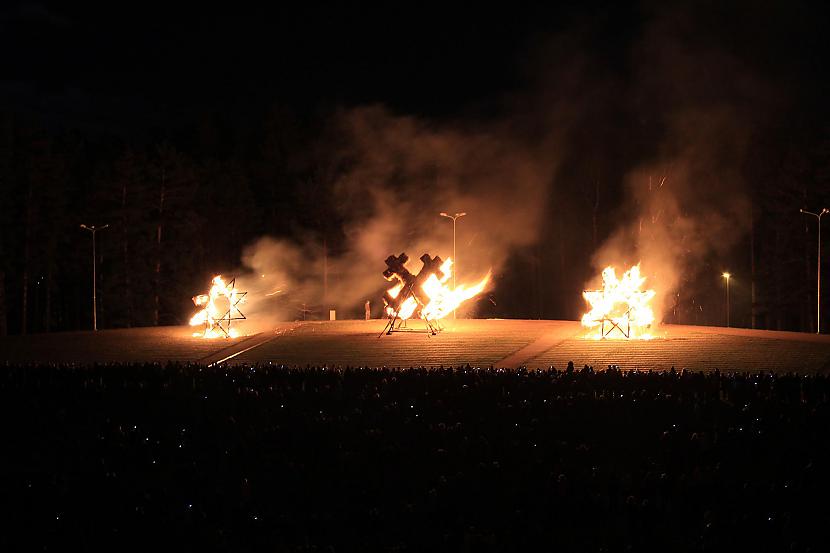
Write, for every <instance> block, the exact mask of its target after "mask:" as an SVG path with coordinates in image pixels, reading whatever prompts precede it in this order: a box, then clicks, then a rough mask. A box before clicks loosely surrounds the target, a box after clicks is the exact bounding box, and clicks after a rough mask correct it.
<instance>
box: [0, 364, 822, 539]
mask: <svg viewBox="0 0 830 553" xmlns="http://www.w3.org/2000/svg"><path fill="white" fill-rule="evenodd" d="M829 398H830V380H828V379H827V378H826V377H824V376H821V375H819V376H786V375H771V374H764V375H735V376H727V375H723V374H720V373H717V372H714V373H708V374H702V373H683V374H678V373H674V372H669V373H659V374H658V373H642V372H640V373H636V372H630V373H621V372H619V371H615V370H611V371H603V372H599V373H593V372H589V371H576V372H573V371H565V372H562V371H560V372H550V371H537V372H526V371H518V372H517V371H505V370H477V369H469V368H466V369H465V368H461V369H456V370H433V371H427V370H418V369H415V370H402V371H398V370H396V371H391V370H361V369H345V370H332V369H325V368H306V369H300V370H288V369H285V368H281V367H276V366H273V367H272V366H258V367H250V366H236V367H226V368H214V369H205V368H203V367H200V366H178V365H176V366H174V365H171V366H167V367H161V366H158V365H129V366H127V365H120V366H98V367H59V368H55V367H46V366H28V367H21V366H6V367H3V368H2V369H0V401H1V403H0V404H2V409H3V413H2V436H3V454H2V455H3V464H4V467H3V471H2V483H3V493H2V500H0V501H2V502H3V504H4V510H5V513H4V515H3V521H4V524H3V527H4V530H3V532H2V534H0V549H2V550H5V551H12V550H18V549H21V548H22V549H25V550H30V551H41V550H47V551H69V550H78V551H82V550H98V551H124V550H145V551H146V550H165V551H213V550H228V551H249V550H268V551H320V552H324V551H325V552H341V551H356V552H357V551H360V552H365V551H543V550H547V551H643V550H660V551H672V552H680V551H776V552H779V551H823V550H825V547H826V544H827V536H826V530H827V528H828V523H830V509H828V508H827V507H826V505H827V501H828V497H830V494H828V491H830V487H829V486H828V480H829V479H830V472H828V447H829V444H830V440H828V437H830V432H828V430H830V427H829V425H828V423H830V404H829V403H828V399H829Z"/></svg>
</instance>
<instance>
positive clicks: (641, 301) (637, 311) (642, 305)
mask: <svg viewBox="0 0 830 553" xmlns="http://www.w3.org/2000/svg"><path fill="white" fill-rule="evenodd" d="M645 281H646V279H645V277H643V276H640V265H639V264H637V265H634V266H633V267H631V268H630V269H629V270H627V271H626V272H625V273H623V275H622V277H621V278H619V279H618V278H617V275H616V272H615V270H614V267H606V268H605V269H603V271H602V290H585V291H584V292H582V296H583V297H584V298H585V299H586V300H587V301H588V303H590V304H591V310H590V311H588V312H587V313H585V314H584V315H583V316H582V326H584V327H587V328H590V329H594V330H596V331H597V332H596V334H594V335H592V336H591V337H593V338H596V339H601V338H639V339H644V340H647V339H649V338H651V335H650V334H648V333H647V332H646V330H648V328H649V327H650V326H651V324H652V323H653V322H654V312H653V311H652V309H651V306H650V305H649V304H650V302H651V300H652V298H654V294H655V292H654V290H641V289H640V288H641V287H642V285H643V284H644V283H645Z"/></svg>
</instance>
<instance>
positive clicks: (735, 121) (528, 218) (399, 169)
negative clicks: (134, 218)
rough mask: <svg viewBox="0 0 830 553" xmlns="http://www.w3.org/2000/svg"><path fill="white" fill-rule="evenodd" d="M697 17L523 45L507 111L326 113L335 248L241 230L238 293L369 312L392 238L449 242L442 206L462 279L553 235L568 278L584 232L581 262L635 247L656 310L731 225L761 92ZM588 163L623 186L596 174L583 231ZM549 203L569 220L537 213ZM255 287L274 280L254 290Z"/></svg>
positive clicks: (665, 307)
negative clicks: (431, 115) (521, 79)
mask: <svg viewBox="0 0 830 553" xmlns="http://www.w3.org/2000/svg"><path fill="white" fill-rule="evenodd" d="M712 17H714V16H712V15H708V12H707V11H706V10H700V13H697V14H696V13H688V14H683V13H681V12H676V11H672V10H671V9H670V8H666V9H663V8H655V9H654V10H653V11H652V12H651V13H649V14H648V17H647V22H646V23H644V24H643V25H642V26H641V27H638V28H637V32H638V35H637V37H635V38H631V39H626V42H625V45H624V47H622V48H621V51H620V52H615V53H614V55H609V54H608V53H596V54H592V52H593V51H594V50H596V48H595V47H596V44H592V43H591V41H593V40H597V41H602V40H605V35H604V30H603V28H602V27H601V25H598V26H597V28H595V27H594V25H595V24H594V23H593V22H589V23H584V22H583V23H582V24H580V25H576V26H574V28H575V29H576V30H574V31H571V32H563V33H561V34H559V35H557V36H555V37H553V38H552V39H551V40H548V41H543V42H544V44H543V46H541V47H537V48H536V49H535V54H534V55H529V56H528V57H527V59H528V60H530V61H528V62H526V63H527V65H526V67H525V69H526V71H527V74H528V77H529V78H528V81H529V82H530V83H532V84H530V85H528V87H527V89H526V90H525V91H523V92H522V93H517V94H514V95H512V96H511V98H510V99H509V100H508V101H505V102H504V103H503V104H502V105H501V106H500V109H501V113H505V114H507V115H503V116H501V117H491V118H490V119H489V120H487V121H486V122H478V123H470V122H467V121H463V120H459V121H455V122H443V123H440V124H439V123H436V122H434V121H430V120H425V119H419V118H416V117H412V116H405V115H399V114H395V113H392V112H390V111H389V110H388V109H386V108H384V107H382V106H368V107H361V108H357V109H352V110H346V111H343V112H342V113H340V114H339V116H338V117H337V118H336V120H335V121H333V122H332V127H333V129H334V131H335V134H336V135H337V137H338V139H337V140H336V141H335V143H336V144H338V146H337V147H336V148H335V149H334V150H333V151H332V152H331V154H332V155H333V156H334V157H335V158H336V159H337V164H338V170H337V171H336V172H334V173H332V174H333V177H332V178H331V179H330V183H329V185H328V187H327V190H329V191H330V193H331V194H333V195H334V197H335V198H336V199H337V201H338V202H339V205H340V212H341V215H342V221H344V223H343V231H344V233H345V244H346V247H345V249H340V250H339V251H338V252H337V253H336V254H335V255H332V254H330V255H327V256H326V255H324V252H323V245H322V241H321V237H320V236H319V235H309V236H308V237H307V238H306V239H304V240H303V239H300V240H296V239H295V240H293V241H287V240H277V239H274V238H262V239H261V240H259V241H258V242H256V243H255V244H253V245H251V246H249V247H248V248H247V249H246V250H245V252H244V255H243V264H244V267H245V270H246V271H249V272H250V275H251V276H250V277H247V278H246V279H244V280H245V284H248V282H247V280H255V281H256V282H251V283H250V287H251V288H256V289H257V290H258V292H257V294H253V301H254V302H257V303H255V304H254V305H252V306H251V307H252V308H253V309H254V310H256V311H261V312H263V313H272V314H274V315H275V317H276V318H281V319H283V320H284V319H286V318H288V319H293V318H296V317H297V316H298V312H297V307H296V304H297V301H306V302H308V303H309V304H316V305H318V306H320V307H321V308H322V309H328V308H337V309H338V310H345V311H346V312H347V313H350V314H352V315H354V314H357V313H358V312H360V306H361V305H362V304H363V302H364V301H366V300H367V299H368V300H371V301H372V302H373V305H374V307H375V310H374V314H375V316H377V315H378V314H379V310H378V307H377V306H378V300H379V298H380V294H381V292H382V290H383V289H384V288H385V287H387V286H388V285H387V284H386V283H385V282H384V281H383V280H382V279H381V277H380V273H381V271H382V270H383V269H384V265H383V260H384V259H385V258H386V256H388V255H389V254H398V253H400V252H402V251H405V252H407V253H408V254H409V256H410V258H412V259H413V260H414V261H415V262H414V263H413V265H414V266H415V267H416V268H417V267H418V262H417V261H416V260H417V258H418V257H419V256H420V255H421V254H422V253H424V252H429V253H430V254H432V255H441V256H442V257H444V258H446V257H448V256H451V255H452V223H451V221H449V220H448V219H446V218H442V217H439V215H438V214H439V212H442V211H443V212H448V213H455V212H462V211H463V212H466V213H467V216H466V217H464V218H462V219H460V220H459V222H458V258H459V259H458V263H459V268H460V271H459V280H460V281H461V282H466V281H472V280H477V279H478V278H480V277H481V276H482V275H484V274H485V273H486V272H487V271H488V270H489V269H493V270H494V271H495V272H496V273H498V272H499V270H500V269H502V268H503V266H504V264H505V262H506V261H507V260H508V259H509V257H510V256H511V255H512V254H514V253H516V252H517V251H521V250H522V249H523V248H524V249H526V248H527V246H531V245H536V246H537V251H541V247H542V246H544V245H545V244H551V243H555V244H558V248H559V252H560V259H561V262H560V264H559V267H558V268H559V271H558V272H559V273H560V279H559V280H558V281H556V282H559V283H560V284H559V285H560V286H562V287H563V290H566V292H567V294H568V295H571V291H570V286H569V285H568V282H569V281H568V280H567V278H570V275H576V276H575V279H574V281H573V282H577V281H578V280H581V279H582V276H581V275H584V274H586V273H585V271H586V270H587V269H588V267H587V266H586V259H587V258H588V257H589V255H586V254H587V253H588V252H587V251H586V250H585V248H586V247H588V244H589V242H592V239H591V238H588V239H586V236H593V238H594V239H597V240H599V242H598V244H601V245H599V246H598V247H597V248H596V251H594V252H591V253H592V254H593V255H590V257H591V259H592V260H593V269H592V271H591V273H592V274H593V275H594V279H596V278H598V276H599V273H600V271H601V269H602V268H603V267H604V266H606V265H614V266H616V267H617V268H618V271H621V270H624V269H625V268H627V267H630V266H631V265H633V264H635V263H637V262H640V263H641V264H642V265H641V269H642V272H643V274H644V275H645V276H646V277H647V278H648V284H649V286H650V287H653V288H654V289H655V290H656V291H657V297H656V300H655V303H656V306H655V307H656V309H655V314H656V317H657V320H658V321H659V320H662V319H663V316H664V315H665V314H666V313H668V312H670V311H671V310H672V309H673V306H674V304H675V303H676V301H677V293H678V290H679V289H682V288H683V287H688V286H692V285H690V284H689V283H693V282H694V281H695V280H696V279H695V277H696V276H698V275H699V273H700V272H701V271H703V269H704V267H708V268H707V270H711V266H710V265H708V266H707V264H711V263H717V262H718V259H720V260H722V259H724V258H725V257H727V253H728V251H730V248H733V247H734V246H735V244H736V243H737V242H738V241H739V240H740V239H741V238H742V236H744V235H745V232H746V230H747V228H748V226H749V218H750V216H749V212H750V209H749V202H748V201H747V196H746V194H745V193H744V190H745V185H746V183H745V182H744V181H743V179H742V174H743V171H742V165H743V163H744V158H745V150H746V145H747V141H748V139H749V134H750V130H749V129H751V128H752V123H753V121H756V120H758V119H759V118H760V117H761V114H762V113H763V112H764V111H765V110H766V109H767V108H769V107H770V104H771V102H773V101H774V100H772V96H774V95H772V94H771V93H770V88H769V87H765V86H762V83H759V82H758V80H756V79H755V78H754V77H753V72H752V71H751V70H749V69H748V68H746V67H744V66H743V65H742V64H741V62H740V61H739V56H734V55H731V54H729V53H727V52H725V51H724V50H723V49H718V48H717V47H716V46H714V45H713V44H714V42H713V43H709V42H707V40H708V39H707V38H706V35H704V34H701V33H700V30H701V29H702V28H709V27H710V26H711V23H712V21H710V20H711V18H712ZM608 25H609V26H610V27H611V28H616V26H617V24H616V23H615V22H613V21H611V22H608ZM612 60H613V61H615V63H620V64H623V66H624V67H623V68H622V71H619V70H618V69H619V68H616V67H612V64H611V62H612ZM620 125H622V128H621V127H620ZM591 160H595V163H592V161H591ZM603 172H604V174H605V175H606V176H605V178H606V179H607V181H608V182H609V183H610V184H608V185H607V186H608V188H611V189H613V190H619V189H620V188H622V189H623V191H624V197H623V198H622V200H621V201H620V200H618V198H615V196H614V194H613V193H611V194H608V188H606V192H605V194H607V195H605V196H604V197H603V198H602V202H603V203H602V204H601V205H602V210H603V211H602V213H600V214H599V224H600V228H599V229H597V226H596V224H595V225H594V229H593V233H594V234H593V235H591V231H585V229H586V228H587V226H588V225H587V221H589V220H591V217H592V214H591V213H590V211H589V210H588V209H590V208H588V209H586V208H585V200H584V198H585V190H584V187H585V186H586V182H587V181H589V180H590V179H591V178H592V177H590V175H594V174H600V173H603ZM554 183H555V188H554ZM591 189H592V193H591V194H589V195H590V196H592V197H593V185H591ZM554 190H555V192H556V195H555V196H553V195H552V194H551V192H553V191H554ZM596 195H597V199H599V196H600V191H599V186H598V185H597V189H596ZM552 198H555V200H556V204H555V205H554V204H553V203H552V201H551V199H552ZM612 200H613V201H614V203H616V204H617V205H614V206H611V205H610V204H611V203H612ZM592 202H593V201H592ZM596 215H597V213H596V212H595V213H594V216H596ZM555 218H558V219H559V221H563V220H564V221H566V222H570V223H571V224H570V227H567V226H565V225H561V224H560V225H559V226H556V225H551V224H549V222H550V220H553V219H555ZM338 224H339V223H338ZM556 229H558V230H556ZM557 232H558V233H559V235H558V236H553V235H552V233H557ZM569 232H570V233H572V234H570V235H569V234H568V233H569ZM580 233H582V234H583V235H581V236H580V235H579V234H580ZM540 234H551V235H549V236H548V235H546V236H540ZM603 237H605V240H603ZM540 244H541V245H542V246H539V245H540ZM565 252H567V255H566V253H565ZM543 255H548V258H549V257H550V254H543ZM548 266H550V264H548ZM324 273H326V274H327V275H328V279H327V283H326V284H324V278H323V274H324ZM263 275H264V276H263ZM713 279H714V281H715V282H717V275H713ZM540 280H541V279H540ZM703 280H706V279H703ZM710 282H711V280H710ZM597 284H598V282H596V280H591V281H590V282H586V283H585V286H586V287H595V286H596V285H597ZM546 285H549V286H551V287H553V286H555V285H556V283H555V282H554V281H553V280H550V283H549V284H546ZM259 289H261V291H259ZM269 290H270V291H272V292H273V291H274V290H282V292H279V293H277V294H275V295H272V296H268V297H267V300H263V301H260V300H259V299H257V298H262V297H263V294H264V293H265V291H269ZM527 293H529V291H528V292H527ZM281 294H284V295H285V297H291V298H293V304H291V303H290V302H289V301H281V300H280V299H279V298H280V297H282V296H281ZM572 295H573V302H574V303H573V304H574V305H576V304H578V303H581V298H580V297H579V294H578V292H577V291H576V290H574V291H573V293H572ZM560 309H562V305H560ZM317 316H323V317H325V313H318V314H317ZM560 316H561V315H560Z"/></svg>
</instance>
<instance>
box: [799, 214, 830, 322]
mask: <svg viewBox="0 0 830 553" xmlns="http://www.w3.org/2000/svg"><path fill="white" fill-rule="evenodd" d="M799 211H800V212H801V213H805V214H807V215H812V216H813V217H815V218H816V219H818V261H817V262H816V334H819V333H821V216H822V215H825V214H827V213H830V210H828V209H827V208H826V207H825V208H822V210H821V212H820V213H813V212H812V211H807V210H806V209H799Z"/></svg>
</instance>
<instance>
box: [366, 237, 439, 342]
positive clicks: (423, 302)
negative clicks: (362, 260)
mask: <svg viewBox="0 0 830 553" xmlns="http://www.w3.org/2000/svg"><path fill="white" fill-rule="evenodd" d="M407 261H409V256H407V255H406V253H401V255H399V256H397V257H396V256H394V255H390V256H389V257H387V258H386V270H385V271H383V276H384V278H386V280H389V281H393V280H397V281H398V285H397V286H394V287H392V288H391V289H389V290H387V291H386V293H384V295H383V301H384V303H385V304H386V307H387V313H388V314H389V315H390V316H391V318H390V321H389V322H388V323H387V325H386V327H385V328H384V329H383V332H381V336H382V335H383V334H384V333H386V334H392V332H393V331H395V330H401V323H402V322H403V321H406V320H407V319H408V318H410V317H411V316H413V315H415V316H416V317H419V318H421V319H423V320H424V321H425V322H426V325H427V331H428V332H429V333H430V334H433V335H435V334H437V333H438V332H439V331H440V330H441V327H440V325H439V324H438V323H437V322H434V321H432V320H430V319H431V318H430V317H429V316H428V315H427V314H425V313H424V308H425V307H426V306H427V305H429V303H430V301H431V300H432V298H430V296H429V295H428V293H427V292H426V290H425V288H424V284H426V282H427V280H429V278H430V277H435V278H436V279H438V281H441V280H444V279H445V278H446V277H447V276H449V275H448V274H446V273H445V270H444V264H445V262H444V261H442V260H441V258H440V257H438V256H435V257H431V256H430V255H429V254H426V253H425V254H424V255H422V256H421V263H422V264H423V267H421V270H420V271H419V272H418V274H417V275H413V274H412V273H411V272H410V271H409V269H407V268H406V263H407ZM399 321H400V322H399ZM396 322H398V326H397V327H396V326H395V323H396Z"/></svg>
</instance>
